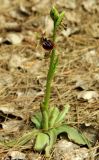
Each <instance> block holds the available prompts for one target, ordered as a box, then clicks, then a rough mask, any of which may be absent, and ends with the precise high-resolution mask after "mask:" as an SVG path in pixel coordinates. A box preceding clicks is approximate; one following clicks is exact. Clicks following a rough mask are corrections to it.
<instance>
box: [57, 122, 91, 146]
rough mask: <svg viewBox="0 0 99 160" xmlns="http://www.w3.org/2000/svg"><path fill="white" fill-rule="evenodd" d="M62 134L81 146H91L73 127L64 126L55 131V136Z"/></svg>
mask: <svg viewBox="0 0 99 160" xmlns="http://www.w3.org/2000/svg"><path fill="white" fill-rule="evenodd" d="M63 132H65V133H67V135H68V138H69V139H70V140H72V141H74V142H75V143H78V144H82V145H88V146H89V145H91V144H90V142H89V141H88V139H87V138H85V137H84V135H83V134H82V133H80V132H78V131H77V129H75V128H73V127H70V126H68V125H66V124H64V125H62V126H60V127H58V128H57V129H56V133H57V135H59V134H60V133H63Z"/></svg>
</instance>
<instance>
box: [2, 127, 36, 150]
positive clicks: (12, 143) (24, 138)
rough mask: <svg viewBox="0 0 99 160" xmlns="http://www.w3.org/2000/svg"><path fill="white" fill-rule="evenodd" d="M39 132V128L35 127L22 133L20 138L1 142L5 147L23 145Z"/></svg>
mask: <svg viewBox="0 0 99 160" xmlns="http://www.w3.org/2000/svg"><path fill="white" fill-rule="evenodd" d="M37 133H38V130H36V129H33V130H32V131H29V132H27V133H24V135H22V137H19V138H18V139H15V140H12V141H9V142H3V143H1V144H3V146H4V147H8V148H10V147H21V146H23V145H25V144H26V143H28V142H29V141H30V140H31V139H33V138H34V137H35V136H36V134H37Z"/></svg>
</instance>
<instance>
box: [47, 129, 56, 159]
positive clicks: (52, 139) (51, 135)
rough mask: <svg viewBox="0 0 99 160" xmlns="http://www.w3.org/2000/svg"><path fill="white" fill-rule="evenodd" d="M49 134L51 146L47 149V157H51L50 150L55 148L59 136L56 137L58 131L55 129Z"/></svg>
mask: <svg viewBox="0 0 99 160" xmlns="http://www.w3.org/2000/svg"><path fill="white" fill-rule="evenodd" d="M47 134H48V135H49V137H50V141H49V145H48V146H47V147H46V149H45V152H46V156H47V157H49V155H50V150H51V149H52V147H53V144H54V143H55V142H56V139H57V135H56V130H55V129H51V130H49V131H48V132H47Z"/></svg>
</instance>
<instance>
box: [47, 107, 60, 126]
mask: <svg viewBox="0 0 99 160" xmlns="http://www.w3.org/2000/svg"><path fill="white" fill-rule="evenodd" d="M58 115H59V109H58V108H57V107H54V108H53V111H52V114H51V116H50V117H49V125H48V126H49V128H51V127H53V126H54V125H55V121H56V119H57V117H58Z"/></svg>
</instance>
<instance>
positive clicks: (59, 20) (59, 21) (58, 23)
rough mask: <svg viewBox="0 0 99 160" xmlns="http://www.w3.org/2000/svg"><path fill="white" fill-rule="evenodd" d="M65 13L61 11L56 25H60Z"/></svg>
mask: <svg viewBox="0 0 99 160" xmlns="http://www.w3.org/2000/svg"><path fill="white" fill-rule="evenodd" d="M64 15H65V12H64V11H63V12H62V13H60V15H59V18H58V19H57V21H56V26H59V25H60V24H61V22H62V19H63V17H64Z"/></svg>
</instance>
